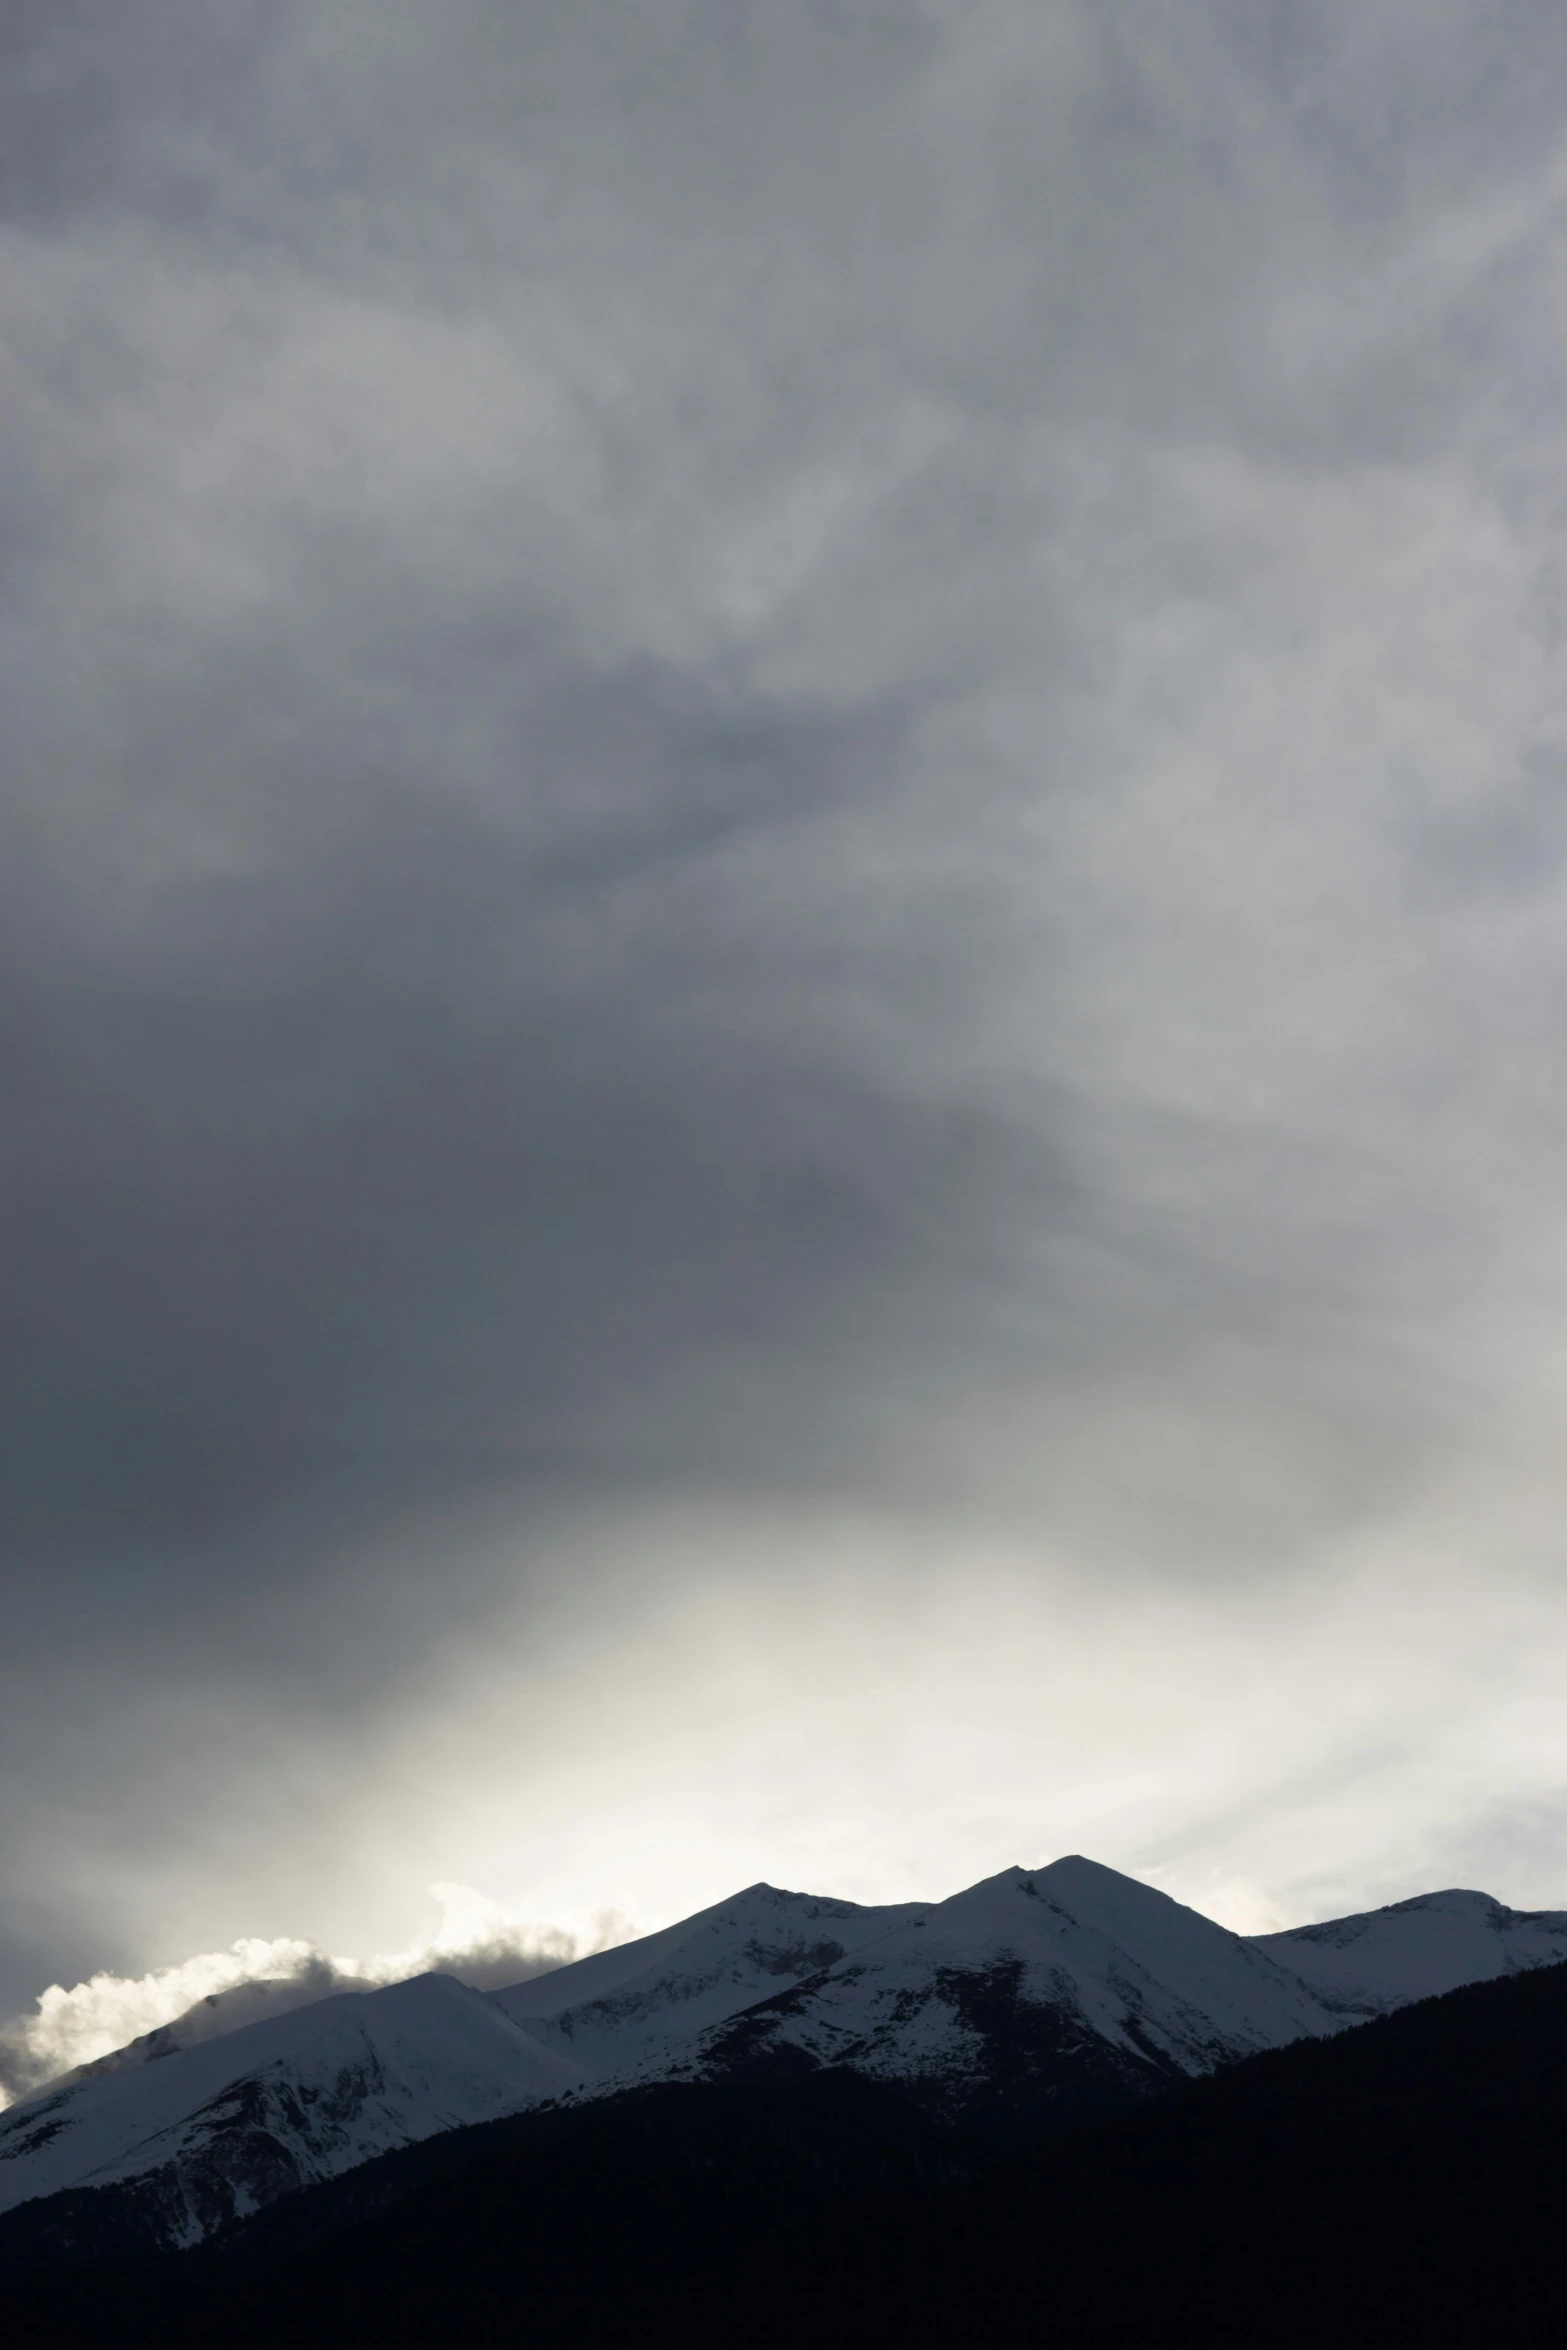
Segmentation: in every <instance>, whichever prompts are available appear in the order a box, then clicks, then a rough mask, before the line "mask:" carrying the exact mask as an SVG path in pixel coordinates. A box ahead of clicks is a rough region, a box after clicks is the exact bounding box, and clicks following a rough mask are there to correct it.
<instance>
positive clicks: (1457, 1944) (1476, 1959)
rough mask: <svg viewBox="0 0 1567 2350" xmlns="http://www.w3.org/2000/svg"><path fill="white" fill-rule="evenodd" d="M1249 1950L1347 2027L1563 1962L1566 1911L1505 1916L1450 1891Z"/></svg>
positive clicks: (1271, 1937)
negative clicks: (1304, 1987)
mask: <svg viewBox="0 0 1567 2350" xmlns="http://www.w3.org/2000/svg"><path fill="white" fill-rule="evenodd" d="M1256 1947H1257V1948H1258V1949H1261V1950H1266V1951H1267V1952H1268V1954H1269V1955H1270V1957H1273V1958H1275V1959H1277V1960H1278V1962H1279V1964H1280V1965H1281V1966H1287V1967H1289V1968H1290V1969H1291V1970H1292V1971H1293V1972H1294V1973H1295V1974H1297V1975H1299V1976H1300V1977H1301V1979H1302V1981H1304V1982H1306V1983H1309V1984H1310V1985H1311V1987H1312V1989H1313V1990H1314V1991H1315V1993H1316V1995H1317V1997H1318V1998H1319V1999H1320V2000H1322V2002H1323V2003H1324V2005H1325V2006H1327V2007H1329V2008H1330V2009H1331V2010H1332V2011H1333V2013H1334V2014H1335V2015H1337V2016H1340V2017H1341V2018H1343V2019H1344V2020H1345V2021H1346V2022H1351V2023H1358V2022H1360V2021H1362V2020H1363V2019H1364V2018H1366V2017H1368V2016H1373V2015H1384V2014H1386V2013H1387V2011H1388V2010H1389V2009H1390V2008H1394V2007H1404V2006H1407V2005H1408V2003H1409V2001H1410V2000H1412V1999H1430V1998H1433V1997H1434V1996H1435V1995H1436V1994H1437V1993H1439V1992H1442V1991H1456V1990H1457V1989H1458V1988H1459V1986H1460V1984H1463V1983H1479V1982H1484V1981H1487V1980H1488V1979H1489V1978H1490V1977H1492V1976H1495V1975H1509V1974H1517V1973H1520V1972H1522V1971H1523V1970H1524V1969H1526V1968H1531V1967H1537V1966H1551V1965H1554V1964H1556V1963H1558V1962H1559V1961H1561V1960H1564V1959H1567V1912H1563V1911H1561V1910H1549V1909H1544V1910H1524V1909H1508V1908H1507V1907H1506V1905H1505V1904H1504V1903H1503V1902H1500V1901H1493V1900H1492V1898H1491V1896H1490V1894H1489V1893H1474V1892H1468V1891H1465V1890H1462V1889H1460V1888H1457V1887H1451V1888H1449V1889H1448V1890H1446V1891H1444V1892H1440V1893H1417V1894H1416V1895H1415V1896H1414V1898H1413V1899H1412V1900H1409V1901H1395V1902H1393V1903H1392V1904H1390V1906H1389V1907H1388V1908H1386V1909H1373V1910H1365V1911H1362V1912H1361V1913H1360V1914H1359V1915H1357V1916H1354V1917H1347V1918H1329V1919H1326V1920H1325V1921H1324V1922H1323V1923H1322V1924H1321V1925H1314V1926H1292V1927H1291V1928H1289V1929H1288V1931H1287V1932H1285V1933H1282V1934H1262V1935H1259V1936H1258V1937H1257V1940H1256Z"/></svg>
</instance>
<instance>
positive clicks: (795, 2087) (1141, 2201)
mask: <svg viewBox="0 0 1567 2350" xmlns="http://www.w3.org/2000/svg"><path fill="white" fill-rule="evenodd" d="M1564 2117H1567V1968H1563V1967H1553V1968H1549V1969H1544V1970H1541V1971H1540V1972H1538V1973H1534V1974H1528V1975H1522V1976H1518V1977H1515V1978H1513V1979H1510V1980H1502V1981H1497V1982H1492V1983H1484V1984H1478V1985H1474V1986H1471V1987H1469V1988H1467V1989H1464V1990H1461V1991H1457V1992H1453V1993H1450V1994H1448V1995H1447V1996H1446V1997H1444V1998H1440V1999H1435V2000H1430V2001H1426V2002H1424V2003H1422V2004H1420V2005H1418V2006H1414V2007H1410V2008H1406V2009H1404V2010H1402V2011H1401V2012H1399V2013H1397V2014H1395V2015H1393V2016H1390V2017H1387V2018H1385V2019H1383V2020H1381V2021H1378V2022H1375V2023H1371V2024H1368V2025H1366V2026H1364V2027H1362V2028H1360V2029H1357V2030H1355V2031H1352V2032H1348V2033H1345V2034H1343V2035H1342V2036H1339V2037H1337V2038H1334V2039H1331V2040H1327V2041H1310V2040H1303V2041H1300V2042H1298V2043H1296V2044H1294V2045H1293V2046H1290V2047H1288V2048H1284V2049H1281V2050H1277V2051H1274V2052H1270V2053H1266V2054H1264V2055H1261V2056H1258V2057H1255V2058H1252V2059H1250V2060H1248V2061H1247V2062H1245V2063H1243V2064H1239V2065H1236V2066H1233V2067H1231V2068H1229V2069H1228V2070H1226V2071H1224V2072H1221V2073H1219V2074H1216V2075H1214V2076H1213V2077H1211V2078H1210V2079H1208V2080H1205V2081H1201V2082H1197V2083H1193V2084H1190V2085H1188V2086H1183V2087H1179V2088H1176V2089H1173V2090H1171V2091H1170V2092H1169V2093H1167V2094H1166V2095H1163V2096H1161V2097H1159V2098H1157V2099H1156V2100H1154V2101H1153V2102H1151V2103H1149V2104H1148V2105H1146V2106H1144V2107H1142V2108H1141V2109H1140V2110H1139V2111H1138V2112H1136V2113H1134V2114H1131V2115H1128V2116H1127V2117H1125V2118H1123V2119H1122V2120H1119V2121H1117V2122H1114V2123H1112V2124H1108V2125H1105V2126H1102V2127H1099V2128H1095V2129H1091V2130H1085V2131H1083V2132H1082V2133H1080V2134H1078V2135H1076V2136H1073V2137H1071V2138H1068V2139H1062V2140H1058V2141H1057V2143H1056V2144H1055V2145H1054V2146H1053V2147H1052V2148H1050V2149H1049V2150H1048V2151H1040V2152H1037V2153H1033V2154H1028V2155H1016V2154H1014V2155H1008V2156H1002V2155H998V2154H996V2153H994V2152H988V2151H986V2150H985V2149H984V2147H983V2146H982V2144H980V2143H979V2142H977V2141H974V2140H971V2139H964V2138H963V2137H961V2136H959V2135H958V2134H957V2133H956V2132H955V2131H953V2130H951V2129H950V2128H947V2127H945V2126H943V2125H941V2124H939V2123H936V2122H934V2121H932V2120H930V2119H929V2118H928V2117H926V2116H924V2115H922V2114H921V2113H920V2112H919V2111H918V2110H917V2109H916V2108H915V2107H913V2106H912V2105H911V2104H909V2103H908V2102H907V2100H906V2098H905V2096H904V2094H903V2093H902V2092H901V2091H899V2090H898V2089H896V2088H893V2087H889V2086H887V2085H884V2084H880V2083H875V2082H868V2081H865V2080H863V2079H857V2078H855V2077H853V2076H851V2075H848V2074H845V2073H842V2072H835V2071H826V2072H819V2073H816V2074H813V2075H809V2076H806V2077H804V2078H802V2079H799V2080H797V2081H782V2080H780V2081H775V2082H772V2083H769V2084H765V2085H758V2086H755V2087H741V2086H734V2085H726V2086H719V2087H713V2086H700V2087H681V2086H662V2087H658V2088H653V2089H649V2090H646V2091H639V2092H636V2093H634V2094H632V2095H630V2096H627V2097H624V2098H621V2099H615V2100H606V2101H604V2102H601V2103H598V2104H594V2105H590V2106H587V2107H584V2108H581V2109H579V2110H576V2111H555V2112H543V2113H534V2114H529V2115H524V2116H520V2117H517V2118H516V2119H514V2120H511V2121H506V2122H499V2123H494V2124H489V2125H484V2126H482V2127H479V2128H474V2129H469V2130H463V2131H458V2132H454V2133H452V2134H451V2135H450V2136H448V2137H446V2138H442V2139H437V2140H434V2141H431V2142H430V2143H428V2144H426V2145H424V2146H421V2147H417V2148H414V2149H411V2150H409V2151H408V2152H406V2153H400V2154H395V2155H390V2156H387V2157H386V2158H384V2159H383V2160H382V2161H380V2162H377V2163H373V2164H369V2165H367V2166H365V2168H364V2169H362V2170H360V2171H357V2172H355V2173H354V2174H352V2175H351V2176H350V2177H348V2178H345V2179H342V2180H339V2181H336V2182H334V2183H332V2184H330V2185H328V2186H326V2187H324V2188H321V2189H316V2190H312V2191H310V2192H308V2193H306V2194H302V2195H298V2196H296V2197H293V2198H291V2199H290V2200H289V2201H288V2202H287V2203H285V2204H280V2205H278V2206H276V2207H275V2208H274V2209H273V2210H272V2211H270V2212H268V2213H266V2214H264V2215H262V2217H261V2218H260V2219H259V2220H258V2221H255V2222H252V2223H250V2225H249V2226H248V2227H245V2228H241V2229H239V2230H236V2231H234V2232H233V2233H232V2234H231V2235H230V2236H229V2237H228V2238H227V2239H225V2240H224V2241H223V2243H222V2244H220V2245H218V2246H215V2247H212V2248H210V2249H207V2250H203V2251H201V2252H199V2253H194V2254H188V2255H185V2256H183V2257H182V2258H180V2259H178V2260H173V2261H169V2260H165V2261H164V2262H162V2263H161V2264H152V2265H150V2266H148V2267H146V2268H144V2269H142V2270H132V2269H122V2270H120V2271H118V2272H116V2271H112V2270H109V2269H105V2270H102V2271H100V2272H99V2274H98V2275H97V2277H96V2278H95V2279H94V2278H93V2277H91V2276H90V2275H89V2274H88V2273H87V2272H84V2271H83V2270H82V2269H81V2267H80V2265H78V2266H76V2267H75V2268H73V2269H70V2270H65V2271H61V2270H56V2271H53V2272H46V2273H43V2274H35V2275H34V2276H32V2277H31V2278H26V2279H24V2278H18V2279H16V2280H15V2282H14V2285H13V2291H12V2293H11V2295H10V2296H8V2316H9V2318H10V2330H11V2333H12V2338H14V2339H16V2340H18V2341H19V2342H26V2343H27V2344H28V2345H29V2346H31V2345H34V2344H36V2345H38V2346H39V2350H46V2346H48V2350H55V2346H57V2345H64V2344H67V2343H69V2344H72V2345H79V2344H86V2343H92V2344H95V2345H96V2344H104V2345H111V2344H112V2345H119V2344H121V2343H131V2342H136V2341H141V2340H148V2341H157V2342H159V2343H160V2344H167V2345H170V2346H171V2350H178V2346H182V2345H188V2346H191V2350H194V2346H195V2345H202V2346H203V2350H205V2346H207V2345H211V2346H212V2350H217V2346H218V2345H220V2344H221V2345H223V2346H224V2350H283V2346H284V2345H287V2346H288V2350H314V2346H315V2345H318V2344H319V2345H323V2346H324V2345H326V2344H328V2343H330V2344H331V2345H332V2346H333V2350H360V2346H361V2345H363V2346H364V2350H370V2346H371V2345H375V2346H377V2350H379V2346H381V2345H389V2346H390V2345H397V2346H403V2345H414V2344H418V2345H421V2350H511V2346H512V2345H519V2346H520V2345H523V2344H527V2345H529V2350H549V2346H553V2345H557V2344H559V2345H561V2346H562V2350H564V2346H565V2345H567V2344H570V2345H572V2346H573V2350H595V2346H597V2345H605V2346H609V2345H616V2346H618V2345H625V2346H626V2350H631V2346H632V2345H633V2344H634V2345H636V2346H637V2350H662V2346H664V2345H669V2346H671V2350H672V2346H673V2345H675V2344H679V2345H681V2350H707V2346H709V2345H711V2346H712V2350H718V2346H719V2345H723V2346H724V2350H728V2346H729V2345H732V2344H737V2343H744V2344H746V2345H747V2346H748V2350H750V2346H751V2345H759V2346H762V2350H774V2346H777V2350H782V2346H784V2345H788V2346H790V2350H818V2346H822V2350H832V2346H836V2345H843V2346H844V2350H848V2346H849V2345H851V2344H852V2345H854V2350H873V2346H877V2345H883V2344H886V2345H890V2344H893V2343H898V2344H904V2345H907V2344H931V2345H939V2346H942V2350H946V2346H949V2345H950V2346H951V2350H958V2346H960V2345H961V2346H963V2350H971V2346H972V2350H1008V2346H1012V2345H1016V2346H1018V2350H1021V2346H1022V2345H1025V2344H1027V2345H1038V2346H1039V2350H1055V2346H1076V2345H1083V2346H1084V2350H1090V2346H1100V2345H1103V2346H1106V2350H1109V2346H1112V2345H1114V2346H1116V2350H1123V2346H1124V2350H1130V2346H1131V2345H1138V2346H1139V2350H1140V2346H1142V2345H1152V2346H1158V2345H1170V2346H1172V2350H1173V2346H1175V2345H1194V2346H1195V2345H1202V2346H1204V2350H1207V2346H1208V2345H1235V2346H1237V2350H1238V2346H1239V2345H1242V2344H1245V2345H1247V2346H1248V2350H1252V2346H1254V2345H1257V2344H1266V2345H1272V2344H1278V2345H1281V2346H1284V2350H1293V2346H1295V2345H1304V2344H1307V2343H1311V2344H1314V2345H1316V2344H1324V2343H1328V2344H1332V2345H1334V2346H1335V2350H1341V2346H1344V2345H1358V2344H1362V2343H1364V2344H1368V2345H1369V2344H1373V2343H1374V2344H1376V2345H1378V2346H1379V2350H1402V2346H1403V2345H1406V2344H1418V2345H1421V2346H1422V2350H1425V2346H1426V2345H1449V2344H1457V2343H1460V2342H1462V2343H1465V2344H1472V2343H1477V2342H1478V2343H1487V2344H1488V2343H1491V2342H1512V2341H1517V2342H1520V2343H1525V2342H1540V2343H1549V2344H1555V2343H1557V2342H1561V2341H1567V2127H1564ZM24 2216H25V2215H24V2214H23V2213H18V2214H16V2215H15V2220H14V2222H13V2223H12V2225H13V2230H14V2228H15V2223H16V2222H20V2221H21V2220H22V2219H23V2218H24ZM7 2242H9V2244H10V2248H11V2252H12V2255H13V2256H16V2255H17V2254H19V2252H20V2250H21V2249H22V2239H21V2237H20V2235H19V2234H16V2233H14V2232H9V2233H8V2234H6V2235H0V2258H3V2256H4V2250H5V2246H6V2243H7ZM35 2249H36V2247H35Z"/></svg>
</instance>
